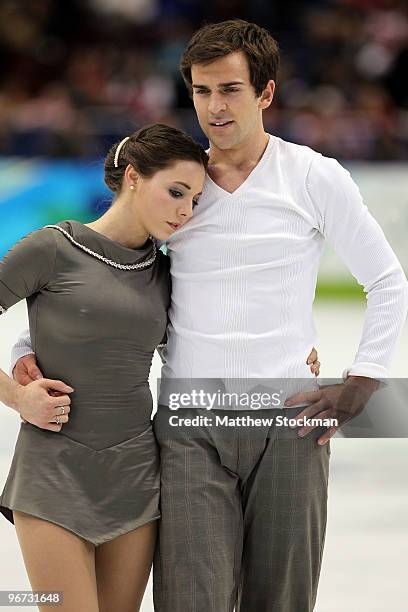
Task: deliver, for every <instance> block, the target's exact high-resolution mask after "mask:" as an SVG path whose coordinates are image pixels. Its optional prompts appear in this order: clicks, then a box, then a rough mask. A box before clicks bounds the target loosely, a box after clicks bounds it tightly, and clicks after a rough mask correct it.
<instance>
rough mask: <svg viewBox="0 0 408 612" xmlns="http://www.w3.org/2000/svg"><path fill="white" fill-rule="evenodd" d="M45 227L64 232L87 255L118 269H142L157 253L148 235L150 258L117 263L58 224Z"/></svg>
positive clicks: (153, 259)
mask: <svg viewBox="0 0 408 612" xmlns="http://www.w3.org/2000/svg"><path fill="white" fill-rule="evenodd" d="M45 227H50V228H53V229H56V230H58V231H59V232H61V234H64V236H65V237H66V238H68V240H70V241H71V242H72V244H73V245H74V246H76V247H78V249H81V250H82V251H84V252H85V253H87V254H88V255H91V256H92V257H96V259H99V261H103V263H106V264H107V265H108V266H112V268H118V269H119V270H143V268H147V267H148V266H151V265H152V263H153V262H154V261H155V259H156V255H157V249H156V244H155V242H154V240H153V238H152V237H151V236H149V238H150V240H151V241H152V245H153V254H152V256H151V257H150V259H146V261H143V262H142V263H138V264H120V263H117V262H116V261H112V260H111V259H107V258H106V257H103V256H102V255H99V253H95V252H94V251H91V249H88V247H86V246H84V245H83V244H81V243H80V242H77V241H76V240H75V239H74V238H73V237H72V236H71V234H69V233H68V232H67V231H66V230H64V229H63V228H62V227H60V226H59V225H46V226H45Z"/></svg>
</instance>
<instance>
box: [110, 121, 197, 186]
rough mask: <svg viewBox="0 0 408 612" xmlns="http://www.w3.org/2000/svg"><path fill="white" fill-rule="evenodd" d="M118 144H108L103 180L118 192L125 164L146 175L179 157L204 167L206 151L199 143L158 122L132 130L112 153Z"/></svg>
mask: <svg viewBox="0 0 408 612" xmlns="http://www.w3.org/2000/svg"><path fill="white" fill-rule="evenodd" d="M119 144H120V143H119V142H117V143H116V144H114V145H113V146H112V147H111V149H110V150H109V152H108V154H107V156H106V159H105V183H106V185H107V186H108V187H109V189H110V190H111V191H113V192H114V193H119V192H120V190H121V188H122V181H123V175H124V172H125V170H126V167H127V165H128V164H131V165H132V166H133V167H134V169H135V170H136V172H138V173H139V174H140V175H141V176H143V177H146V178H149V177H151V176H153V175H154V174H155V173H156V172H158V171H159V170H164V169H165V168H168V167H169V166H171V165H172V164H174V163H175V162H177V161H182V160H185V161H194V162H197V163H198V164H200V165H201V166H203V167H204V168H205V169H207V165H208V155H207V153H206V152H205V151H204V149H203V148H202V146H201V145H199V144H198V143H197V142H195V140H193V139H192V138H191V136H189V135H188V134H186V133H185V132H182V131H181V130H179V129H177V128H174V127H170V126H168V125H164V124H162V123H155V124H153V125H148V126H146V127H143V128H141V129H140V130H138V131H137V132H134V133H133V134H132V135H131V136H130V137H129V139H128V140H127V141H126V142H125V143H123V146H122V147H121V149H120V151H119V155H116V154H117V149H118V146H119ZM115 155H116V157H117V159H116V161H117V165H115Z"/></svg>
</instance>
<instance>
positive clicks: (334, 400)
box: [285, 376, 380, 444]
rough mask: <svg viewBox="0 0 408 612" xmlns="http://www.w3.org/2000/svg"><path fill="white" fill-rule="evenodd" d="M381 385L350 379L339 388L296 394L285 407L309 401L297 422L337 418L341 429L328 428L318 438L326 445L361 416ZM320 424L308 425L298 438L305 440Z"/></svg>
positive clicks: (372, 380) (374, 382)
mask: <svg viewBox="0 0 408 612" xmlns="http://www.w3.org/2000/svg"><path fill="white" fill-rule="evenodd" d="M379 386H380V383H379V382H378V381H377V380H374V379H372V378H366V377H364V376H349V378H348V379H347V380H346V381H345V382H344V383H341V384H338V385H325V386H321V387H320V388H319V390H318V391H309V392H307V393H297V394H296V395H293V396H292V397H291V398H289V399H288V400H286V402H285V406H286V407H288V408H291V407H293V406H296V404H300V403H303V402H310V405H309V406H307V407H306V408H304V409H303V410H302V411H301V412H299V414H298V415H296V420H299V419H303V417H306V418H316V419H336V420H337V422H338V426H336V427H334V426H333V427H329V429H328V430H327V431H326V432H325V433H324V434H323V435H322V436H320V438H319V439H318V441H317V442H318V444H326V443H327V442H328V441H329V440H330V438H332V437H333V436H334V434H335V433H336V431H337V430H338V429H339V428H340V427H341V426H342V425H344V423H346V422H347V421H350V420H351V419H353V418H354V417H356V416H358V415H359V414H361V412H362V411H363V410H364V408H365V407H366V405H367V403H368V401H369V399H370V397H371V395H372V394H373V393H374V392H375V391H376V390H377V389H378V387H379ZM316 427H317V425H305V426H301V427H300V429H299V432H298V434H299V436H300V437H304V436H306V435H307V434H308V433H310V432H311V431H312V430H313V429H315V428H316Z"/></svg>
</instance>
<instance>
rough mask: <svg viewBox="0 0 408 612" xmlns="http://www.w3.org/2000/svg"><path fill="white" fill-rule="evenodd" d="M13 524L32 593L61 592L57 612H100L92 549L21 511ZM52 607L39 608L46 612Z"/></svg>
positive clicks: (89, 544) (78, 538)
mask: <svg viewBox="0 0 408 612" xmlns="http://www.w3.org/2000/svg"><path fill="white" fill-rule="evenodd" d="M13 515H14V524H15V527H16V532H17V537H18V540H19V543H20V548H21V551H22V553H23V558H24V563H25V566H26V569H27V574H28V578H29V580H30V583H31V587H32V589H33V591H51V592H54V591H62V593H63V595H64V603H63V604H62V605H58V606H56V609H58V612H99V608H98V596H97V588H96V577H95V547H94V546H93V545H92V544H91V543H90V542H87V541H86V540H83V539H82V538H80V537H78V536H76V535H75V534H74V533H72V532H70V531H68V530H67V529H64V528H63V527H59V526H58V525H54V524H53V523H49V522H48V521H44V520H42V519H39V518H36V517H34V516H31V515H29V514H25V513H22V512H17V511H15V512H13ZM53 608H54V606H50V605H47V606H41V605H40V606H39V610H40V612H49V610H50V609H53Z"/></svg>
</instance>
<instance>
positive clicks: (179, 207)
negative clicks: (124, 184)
mask: <svg viewBox="0 0 408 612" xmlns="http://www.w3.org/2000/svg"><path fill="white" fill-rule="evenodd" d="M204 180H205V170H204V168H203V166H202V165H201V164H198V163H197V162H194V161H176V162H174V164H173V165H171V166H169V167H168V168H165V169H164V170H159V171H158V172H156V174H154V175H153V176H151V177H150V178H144V177H143V176H140V175H138V177H137V181H136V184H135V191H134V193H135V196H136V198H137V207H138V213H139V215H140V220H141V222H142V224H143V226H144V227H145V229H146V231H147V232H148V233H149V234H151V235H152V236H154V237H155V238H157V239H159V240H166V239H167V238H168V237H169V236H171V234H173V232H175V231H176V230H177V229H178V228H179V227H181V226H182V225H184V224H185V223H186V222H187V221H188V220H189V219H190V217H191V216H192V214H193V208H194V206H195V205H196V204H197V202H198V198H199V197H200V195H201V192H202V190H203V185H204Z"/></svg>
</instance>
